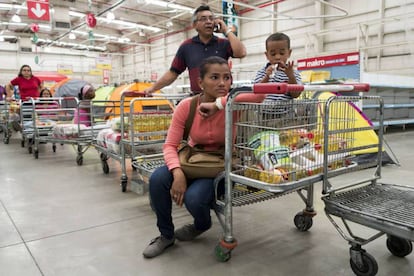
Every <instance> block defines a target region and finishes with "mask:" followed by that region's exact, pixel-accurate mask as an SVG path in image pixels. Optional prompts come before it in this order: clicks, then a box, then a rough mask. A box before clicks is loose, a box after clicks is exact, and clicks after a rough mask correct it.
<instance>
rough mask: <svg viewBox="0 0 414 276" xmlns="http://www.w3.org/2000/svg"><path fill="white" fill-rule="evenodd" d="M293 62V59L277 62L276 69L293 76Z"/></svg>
mask: <svg viewBox="0 0 414 276" xmlns="http://www.w3.org/2000/svg"><path fill="white" fill-rule="evenodd" d="M293 63H294V62H293V61H288V62H286V63H284V62H279V63H278V67H277V70H280V71H283V72H285V74H286V75H287V76H294V71H293Z"/></svg>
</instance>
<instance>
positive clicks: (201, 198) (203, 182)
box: [149, 166, 214, 239]
mask: <svg viewBox="0 0 414 276" xmlns="http://www.w3.org/2000/svg"><path fill="white" fill-rule="evenodd" d="M172 182H173V176H172V173H171V172H170V171H169V170H168V168H167V166H162V167H159V168H157V169H156V170H155V171H154V172H153V173H152V175H151V177H150V180H149V192H150V196H151V202H152V206H153V208H154V210H155V213H156V214H157V226H158V229H159V231H160V233H161V235H163V236H164V237H165V238H167V239H172V238H173V237H174V224H173V221H172V215H171V213H172V199H171V195H170V190H171V187H172ZM213 200H214V178H199V179H194V180H187V190H186V191H185V194H184V204H185V207H186V208H187V210H188V211H189V212H190V214H191V215H192V216H193V218H194V226H195V229H197V230H200V231H205V230H208V229H209V228H210V227H211V216H210V208H211V206H212V203H213Z"/></svg>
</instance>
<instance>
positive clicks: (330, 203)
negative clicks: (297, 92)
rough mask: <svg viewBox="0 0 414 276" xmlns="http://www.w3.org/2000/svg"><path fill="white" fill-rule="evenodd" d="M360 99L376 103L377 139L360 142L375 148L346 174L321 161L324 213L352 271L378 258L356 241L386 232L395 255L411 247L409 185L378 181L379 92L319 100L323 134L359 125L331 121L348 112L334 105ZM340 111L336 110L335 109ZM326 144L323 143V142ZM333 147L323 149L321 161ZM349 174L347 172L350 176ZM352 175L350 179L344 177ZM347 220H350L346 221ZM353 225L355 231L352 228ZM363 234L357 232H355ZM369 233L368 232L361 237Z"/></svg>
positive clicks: (373, 270) (367, 271) (370, 269)
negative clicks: (343, 246) (344, 246)
mask: <svg viewBox="0 0 414 276" xmlns="http://www.w3.org/2000/svg"><path fill="white" fill-rule="evenodd" d="M355 100H363V101H364V104H367V105H370V106H371V105H372V106H376V107H377V109H376V111H375V113H376V118H379V128H378V142H377V143H372V144H370V145H366V146H365V147H366V148H370V149H373V151H374V152H376V153H377V154H376V155H375V158H374V159H373V160H371V161H370V162H368V163H364V164H356V166H353V167H352V168H349V169H347V170H346V175H345V176H346V177H342V178H341V176H338V175H335V174H333V173H331V172H329V171H328V169H327V167H324V173H323V175H324V178H323V197H322V200H323V202H324V204H325V213H326V215H327V217H328V219H329V220H330V222H331V223H332V224H333V226H334V227H335V228H336V230H337V231H338V233H339V234H340V235H341V236H342V237H343V238H344V239H345V240H346V241H347V242H348V243H349V245H350V246H351V247H350V250H349V252H350V265H351V269H352V270H353V272H354V273H355V274H356V275H369V276H371V275H376V274H377V272H378V264H377V262H376V260H375V258H374V257H373V256H372V255H370V254H369V253H367V252H366V251H365V250H364V249H363V248H362V246H364V245H365V244H367V243H369V242H371V241H373V240H375V239H377V238H379V237H381V236H383V235H387V239H386V246H387V248H388V250H389V251H390V252H391V253H392V254H393V255H394V256H397V257H405V256H407V255H408V254H410V253H411V252H412V248H413V247H412V241H413V240H414V216H413V214H412V212H413V210H414V188H413V187H406V186H402V185H394V184H386V183H382V182H381V180H380V179H381V166H382V156H383V142H384V140H383V130H384V127H383V126H384V125H383V122H384V121H383V120H384V115H383V113H384V103H383V100H382V98H380V97H356V98H352V97H339V98H332V99H329V101H328V102H327V103H326V105H325V109H324V120H325V122H326V124H325V133H324V135H325V138H326V137H327V136H328V135H332V134H335V133H339V132H340V133H343V135H348V136H351V135H352V134H355V133H358V132H364V131H372V127H370V129H366V128H357V127H355V124H354V123H353V122H352V121H351V122H349V124H342V127H341V128H338V127H335V125H336V124H337V122H338V121H339V120H342V121H343V118H346V116H348V115H349V114H350V112H347V110H344V109H343V108H338V106H348V105H347V104H346V103H347V102H350V101H355ZM341 111H342V113H341ZM325 147H326V144H325ZM361 149H363V148H362V147H358V146H356V145H352V144H351V145H350V147H348V148H347V152H348V153H352V152H354V151H357V150H361ZM331 154H335V152H334V151H332V150H328V151H326V152H324V161H325V162H326V160H327V159H328V158H329V155H331ZM352 176H353V177H352ZM349 179H353V180H356V179H357V180H356V181H350V180H349ZM349 222H352V223H349ZM361 226H363V227H365V228H370V229H372V230H373V231H370V232H375V233H374V234H367V233H364V232H366V231H361V230H362V229H360V228H361ZM358 230H359V231H358ZM356 231H358V233H359V232H361V233H364V234H357V232H356ZM366 236H369V237H366Z"/></svg>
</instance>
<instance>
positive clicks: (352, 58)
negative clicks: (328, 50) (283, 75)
mask: <svg viewBox="0 0 414 276" xmlns="http://www.w3.org/2000/svg"><path fill="white" fill-rule="evenodd" d="M352 64H359V53H358V52H352V53H344V54H338V55H331V56H323V57H314V58H306V59H298V70H306V69H314V68H325V67H333V66H344V65H352Z"/></svg>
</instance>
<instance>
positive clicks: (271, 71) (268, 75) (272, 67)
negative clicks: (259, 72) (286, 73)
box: [265, 64, 275, 78]
mask: <svg viewBox="0 0 414 276" xmlns="http://www.w3.org/2000/svg"><path fill="white" fill-rule="evenodd" d="M274 68H275V66H274V65H273V64H270V65H269V66H267V68H266V71H265V73H266V75H267V77H268V78H270V76H271V75H272V74H273V71H274Z"/></svg>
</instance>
